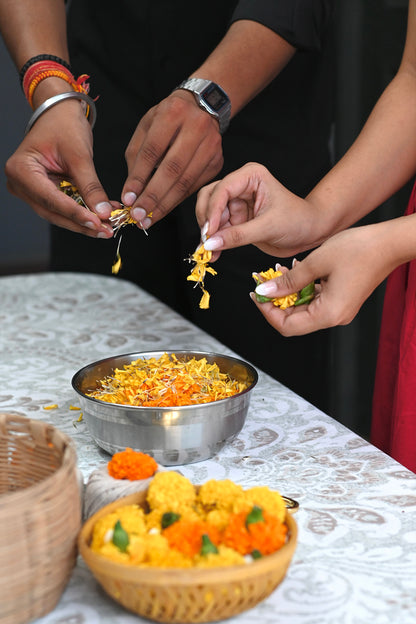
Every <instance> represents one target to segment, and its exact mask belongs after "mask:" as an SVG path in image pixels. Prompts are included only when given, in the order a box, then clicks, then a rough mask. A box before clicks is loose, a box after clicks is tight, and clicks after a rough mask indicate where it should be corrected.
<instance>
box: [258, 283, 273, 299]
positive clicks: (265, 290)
mask: <svg viewBox="0 0 416 624" xmlns="http://www.w3.org/2000/svg"><path fill="white" fill-rule="evenodd" d="M274 291H275V286H274V284H269V283H268V282H263V283H262V284H259V285H258V286H257V288H256V293H257V294H258V295H264V296H265V297H268V296H269V295H273V294H274Z"/></svg>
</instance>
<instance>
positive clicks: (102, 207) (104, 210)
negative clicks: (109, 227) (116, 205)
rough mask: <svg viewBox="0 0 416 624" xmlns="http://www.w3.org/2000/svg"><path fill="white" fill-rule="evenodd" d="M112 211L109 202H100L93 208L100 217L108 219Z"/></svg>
mask: <svg viewBox="0 0 416 624" xmlns="http://www.w3.org/2000/svg"><path fill="white" fill-rule="evenodd" d="M111 211H112V207H111V204H110V203H109V202H100V203H99V204H97V205H96V206H95V212H96V213H97V214H98V215H100V217H104V218H105V219H108V217H109V216H110V214H111Z"/></svg>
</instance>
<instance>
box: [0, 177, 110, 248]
mask: <svg viewBox="0 0 416 624" xmlns="http://www.w3.org/2000/svg"><path fill="white" fill-rule="evenodd" d="M8 189H9V190H10V192H11V193H13V194H15V195H17V196H18V197H20V198H21V199H22V200H23V201H25V202H26V203H27V204H28V205H30V206H31V207H32V208H33V210H34V211H35V212H36V213H37V214H38V215H39V216H40V217H42V218H43V219H45V220H47V221H49V222H50V223H52V224H53V225H57V226H60V227H64V228H66V229H69V230H71V231H73V232H78V233H80V234H86V235H87V236H95V237H99V238H109V237H111V236H112V231H110V228H109V227H108V226H106V225H105V224H102V223H101V220H100V219H99V218H98V216H97V215H96V214H94V213H93V212H91V211H90V210H89V209H88V208H85V207H84V206H82V205H81V204H79V203H77V202H76V201H75V200H74V199H72V198H71V197H69V196H68V195H65V193H63V192H62V191H61V190H60V188H59V187H58V185H57V184H56V183H55V182H53V181H51V180H50V179H49V178H48V176H47V175H45V173H39V172H37V171H36V170H35V171H34V172H33V173H32V176H31V180H30V189H26V187H23V186H19V189H16V187H15V186H14V184H13V183H12V182H10V181H8Z"/></svg>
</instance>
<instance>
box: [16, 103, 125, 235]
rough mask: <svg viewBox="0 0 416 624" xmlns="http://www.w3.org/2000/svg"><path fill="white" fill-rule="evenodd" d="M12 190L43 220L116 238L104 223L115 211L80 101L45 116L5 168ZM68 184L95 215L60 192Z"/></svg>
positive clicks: (82, 232) (54, 108) (39, 120)
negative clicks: (95, 160)
mask: <svg viewBox="0 0 416 624" xmlns="http://www.w3.org/2000/svg"><path fill="white" fill-rule="evenodd" d="M6 177H7V186H8V189H9V191H10V192H11V193H13V194H14V195H16V196H17V197H20V198H21V199H22V200H23V201H25V202H26V203H27V204H29V205H30V206H31V207H32V208H33V210H34V211H35V212H36V213H37V214H38V215H39V216H40V217H42V218H44V219H46V220H47V221H49V222H50V223H53V224H54V225H58V226H60V227H64V228H66V229H68V230H72V231H73V232H79V233H80V234H86V235H87V236H91V237H97V238H111V237H112V236H113V230H112V228H111V226H110V225H109V224H106V223H103V222H102V220H106V219H108V217H109V216H110V213H111V210H112V207H113V206H112V205H111V204H110V203H109V200H108V197H107V195H106V193H105V191H104V189H103V188H102V186H101V183H100V181H99V179H98V177H97V174H96V171H95V168H94V164H93V157H92V133H91V128H90V125H89V123H88V120H87V119H86V117H85V114H84V112H83V108H82V107H81V106H80V103H79V102H78V101H75V100H72V101H66V102H60V103H59V104H57V105H56V106H54V107H52V108H51V109H49V110H47V111H45V113H43V115H41V117H39V119H38V120H37V121H36V123H35V125H34V126H33V128H32V129H31V130H30V132H29V133H28V134H27V135H26V137H25V138H24V140H23V141H22V143H21V144H20V146H19V147H18V149H17V150H16V152H15V153H14V154H13V155H12V156H11V157H10V158H9V160H8V161H7V163H6ZM63 179H66V180H68V181H69V182H72V184H74V185H75V186H76V187H77V188H78V190H79V192H80V194H81V196H82V197H83V199H84V201H85V203H86V204H87V205H88V207H89V208H90V210H88V209H87V208H85V207H83V206H81V205H80V204H77V202H75V201H74V200H73V199H71V198H70V197H68V196H66V195H65V194H64V193H63V192H62V191H61V190H60V189H59V182H60V181H61V180H63Z"/></svg>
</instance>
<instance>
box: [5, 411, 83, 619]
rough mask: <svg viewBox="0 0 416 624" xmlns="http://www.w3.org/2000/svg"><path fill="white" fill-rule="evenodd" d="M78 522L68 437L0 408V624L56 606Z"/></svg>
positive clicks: (71, 564)
mask: <svg viewBox="0 0 416 624" xmlns="http://www.w3.org/2000/svg"><path fill="white" fill-rule="evenodd" d="M80 526H81V492H80V484H79V479H78V475H77V468H76V452H75V449H74V447H73V444H72V442H71V440H70V438H69V437H68V436H66V435H65V434H63V433H62V432H60V431H58V430H57V429H55V428H54V427H53V426H52V425H49V424H47V423H44V422H42V421H36V420H31V419H28V418H25V417H22V416H15V415H11V414H0V624H23V623H25V624H26V623H27V622H30V621H31V620H33V619H35V618H38V617H41V616H42V615H45V614H46V613H48V612H49V611H51V610H52V609H53V608H54V607H55V605H56V604H57V602H58V601H59V599H60V597H61V594H62V592H63V590H64V588H65V586H66V584H67V582H68V580H69V577H70V575H71V572H72V570H73V567H74V564H75V560H76V555H77V536H78V533H79V529H80Z"/></svg>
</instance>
